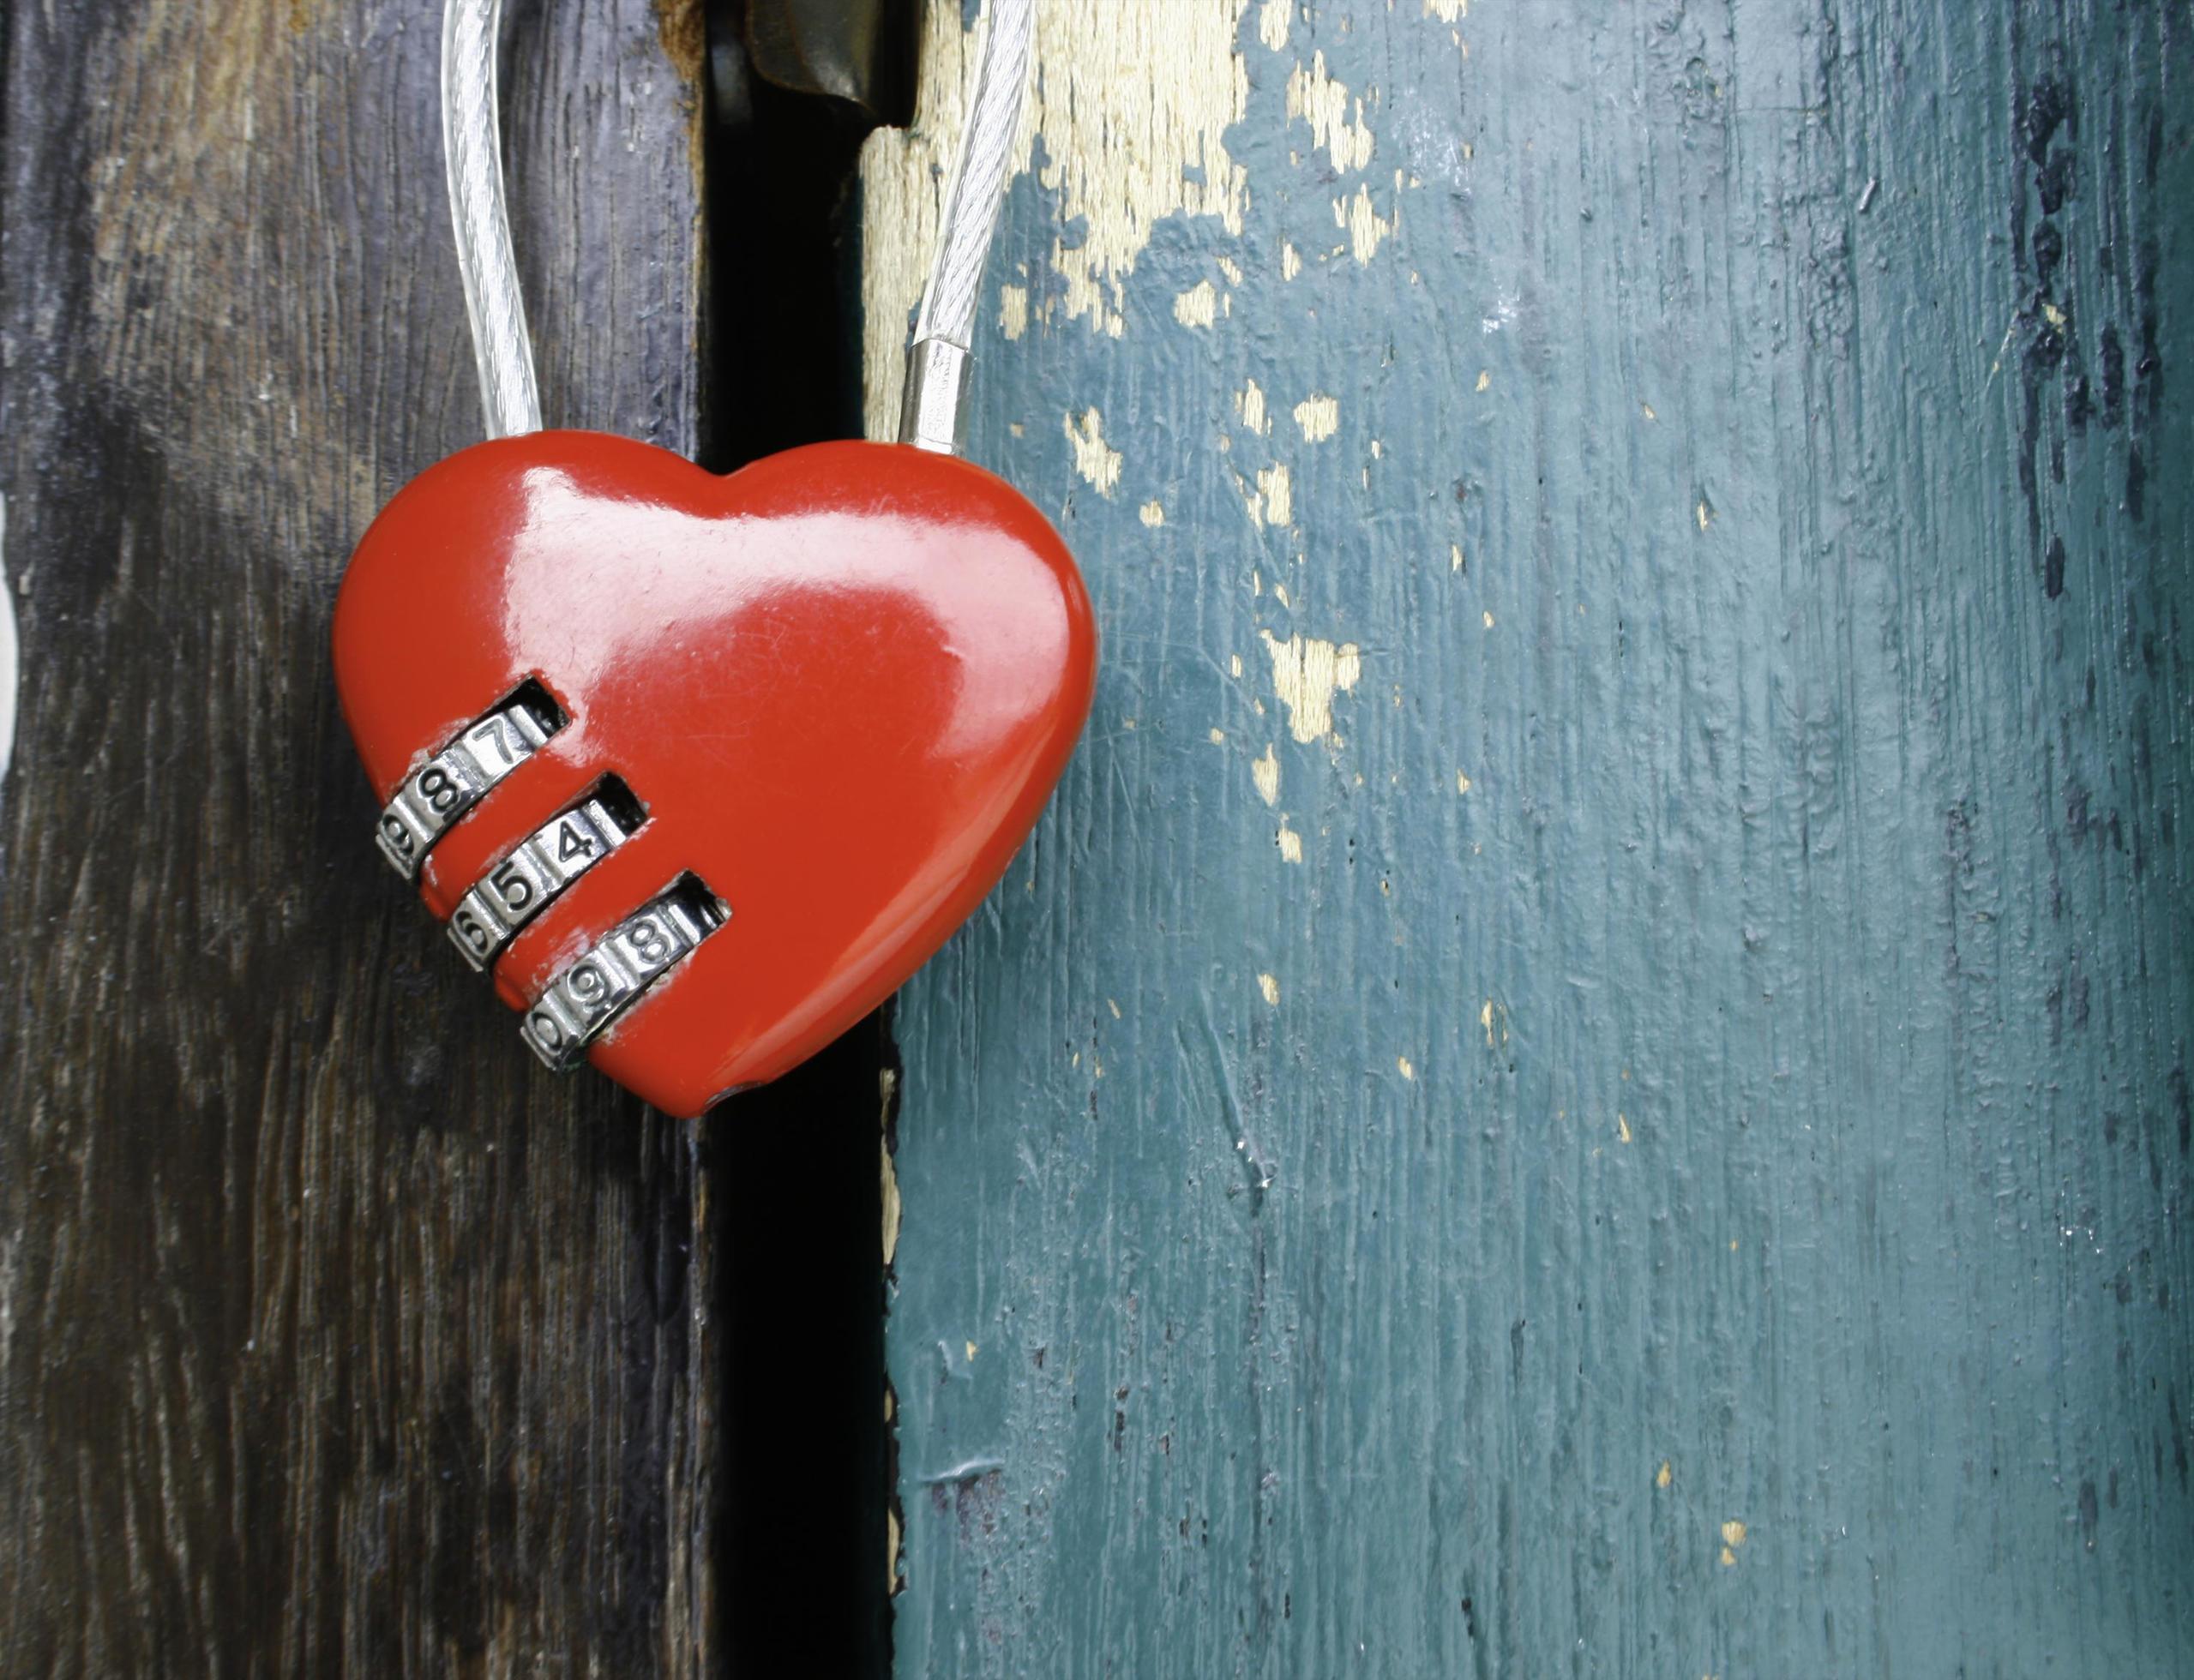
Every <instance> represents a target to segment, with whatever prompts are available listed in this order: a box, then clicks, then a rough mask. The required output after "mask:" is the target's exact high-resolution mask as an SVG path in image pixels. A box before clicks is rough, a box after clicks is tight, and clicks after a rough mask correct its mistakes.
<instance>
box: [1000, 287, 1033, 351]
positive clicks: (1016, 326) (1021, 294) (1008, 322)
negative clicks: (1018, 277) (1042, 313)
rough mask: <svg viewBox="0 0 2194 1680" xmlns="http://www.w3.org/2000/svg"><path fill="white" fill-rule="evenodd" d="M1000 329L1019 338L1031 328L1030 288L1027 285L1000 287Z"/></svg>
mask: <svg viewBox="0 0 2194 1680" xmlns="http://www.w3.org/2000/svg"><path fill="white" fill-rule="evenodd" d="M998 330H999V331H1000V332H1001V333H1004V334H1005V335H1006V336H1007V338H1008V339H1018V338H1019V337H1020V336H1021V334H1022V333H1025V332H1027V331H1028V330H1029V289H1028V288H1027V287H1026V286H1025V285H1001V286H1000V287H999V288H998Z"/></svg>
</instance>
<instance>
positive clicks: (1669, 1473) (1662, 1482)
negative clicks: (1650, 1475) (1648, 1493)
mask: <svg viewBox="0 0 2194 1680" xmlns="http://www.w3.org/2000/svg"><path fill="white" fill-rule="evenodd" d="M1675 1479H1676V1470H1675V1467H1674V1465H1672V1464H1671V1463H1669V1461H1668V1460H1667V1459H1665V1458H1664V1459H1662V1461H1661V1469H1660V1473H1658V1474H1657V1475H1656V1476H1655V1477H1654V1479H1653V1485H1654V1486H1656V1487H1666V1486H1668V1484H1669V1483H1670V1482H1673V1481H1674V1480H1675Z"/></svg>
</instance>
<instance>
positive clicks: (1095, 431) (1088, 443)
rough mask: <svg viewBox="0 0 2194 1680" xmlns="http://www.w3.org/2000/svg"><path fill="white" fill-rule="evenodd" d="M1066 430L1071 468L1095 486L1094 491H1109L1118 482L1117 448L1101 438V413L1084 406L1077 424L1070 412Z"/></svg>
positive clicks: (1118, 463)
mask: <svg viewBox="0 0 2194 1680" xmlns="http://www.w3.org/2000/svg"><path fill="white" fill-rule="evenodd" d="M1066 430H1067V442H1068V443H1070V444H1072V445H1073V449H1074V471H1077V472H1079V473H1080V474H1081V475H1082V477H1085V478H1086V479H1088V480H1089V481H1090V483H1092V484H1094V485H1095V486H1097V494H1098V495H1111V494H1112V488H1113V486H1114V485H1115V484H1117V483H1119V482H1120V452H1119V451H1118V450H1117V449H1115V448H1113V447H1111V446H1110V445H1109V444H1108V443H1106V442H1105V441H1104V417H1103V416H1102V415H1100V414H1099V413H1098V412H1097V410H1095V409H1093V408H1092V409H1090V410H1087V411H1085V412H1084V414H1083V416H1082V418H1081V423H1080V424H1079V426H1078V425H1077V424H1076V423H1075V420H1074V417H1073V415H1071V414H1070V415H1068V416H1067V420H1066Z"/></svg>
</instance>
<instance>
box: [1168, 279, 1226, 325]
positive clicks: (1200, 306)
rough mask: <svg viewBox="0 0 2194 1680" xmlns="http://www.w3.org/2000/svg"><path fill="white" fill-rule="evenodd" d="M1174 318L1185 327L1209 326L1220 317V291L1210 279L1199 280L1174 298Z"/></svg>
mask: <svg viewBox="0 0 2194 1680" xmlns="http://www.w3.org/2000/svg"><path fill="white" fill-rule="evenodd" d="M1173 318H1174V319H1175V321H1179V322H1180V323H1181V325H1182V326H1183V327H1209V326H1210V325H1211V323H1212V322H1213V321H1217V319H1218V318H1219V291H1218V288H1217V286H1215V285H1212V284H1211V282H1210V281H1209V280H1199V281H1197V282H1196V284H1195V285H1193V286H1191V287H1189V288H1188V290H1187V291H1184V292H1181V293H1180V294H1179V295H1178V296H1176V297H1175V298H1174V300H1173Z"/></svg>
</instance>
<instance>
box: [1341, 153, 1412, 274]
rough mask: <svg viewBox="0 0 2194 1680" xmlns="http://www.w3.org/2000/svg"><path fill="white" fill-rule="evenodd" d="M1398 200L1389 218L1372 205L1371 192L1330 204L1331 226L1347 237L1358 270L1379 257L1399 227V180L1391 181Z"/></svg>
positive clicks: (1364, 190) (1359, 192) (1363, 189)
mask: <svg viewBox="0 0 2194 1680" xmlns="http://www.w3.org/2000/svg"><path fill="white" fill-rule="evenodd" d="M1394 185H1395V191H1396V194H1397V199H1396V202H1395V206H1394V209H1393V213H1392V214H1391V215H1387V216H1383V217H1382V216H1381V215H1380V213H1379V212H1378V211H1377V209H1375V208H1374V207H1373V204H1372V201H1371V189H1370V188H1369V187H1358V188H1357V189H1356V191H1355V197H1354V198H1337V199H1335V200H1334V201H1333V225H1334V226H1336V227H1337V228H1340V229H1342V230H1343V231H1345V232H1346V233H1347V234H1348V236H1349V245H1348V249H1349V254H1350V255H1352V256H1354V257H1355V260H1356V265H1357V267H1366V266H1367V265H1368V264H1369V263H1370V261H1371V260H1372V258H1373V257H1374V256H1376V255H1379V248H1380V245H1382V244H1383V243H1386V240H1387V239H1388V238H1389V237H1392V234H1393V232H1394V231H1395V230H1396V229H1397V228H1398V227H1400V226H1401V225H1402V206H1401V202H1400V199H1399V194H1400V190H1401V185H1402V177H1401V174H1400V173H1399V171H1397V172H1396V174H1395V177H1394Z"/></svg>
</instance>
